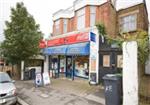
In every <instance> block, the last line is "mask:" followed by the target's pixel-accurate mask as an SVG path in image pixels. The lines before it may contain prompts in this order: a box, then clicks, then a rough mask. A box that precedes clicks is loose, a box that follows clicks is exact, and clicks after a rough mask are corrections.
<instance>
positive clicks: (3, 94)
mask: <svg viewBox="0 0 150 105" xmlns="http://www.w3.org/2000/svg"><path fill="white" fill-rule="evenodd" d="M14 82H15V81H14V80H12V79H11V78H10V77H9V75H8V74H7V73H5V72H0V105H1V104H4V105H5V104H6V105H13V104H16V102H17V94H16V87H15V85H14Z"/></svg>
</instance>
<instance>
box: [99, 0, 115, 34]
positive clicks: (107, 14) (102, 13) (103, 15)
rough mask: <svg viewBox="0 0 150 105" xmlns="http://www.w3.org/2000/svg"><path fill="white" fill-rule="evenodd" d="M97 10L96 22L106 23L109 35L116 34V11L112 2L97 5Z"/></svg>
mask: <svg viewBox="0 0 150 105" xmlns="http://www.w3.org/2000/svg"><path fill="white" fill-rule="evenodd" d="M96 12H97V13H96V14H97V15H96V22H97V23H103V24H104V25H105V27H106V32H107V34H108V35H112V36H114V35H116V11H115V9H114V8H113V7H112V5H111V4H110V2H107V3H105V4H103V5H101V6H99V7H97V9H96Z"/></svg>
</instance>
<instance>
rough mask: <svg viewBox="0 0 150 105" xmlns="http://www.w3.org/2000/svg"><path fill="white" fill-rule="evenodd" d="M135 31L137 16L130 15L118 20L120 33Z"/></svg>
mask: <svg viewBox="0 0 150 105" xmlns="http://www.w3.org/2000/svg"><path fill="white" fill-rule="evenodd" d="M136 30H137V15H136V14H132V15H128V16H125V17H121V19H120V32H130V31H136Z"/></svg>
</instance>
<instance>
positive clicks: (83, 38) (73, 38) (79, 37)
mask: <svg viewBox="0 0 150 105" xmlns="http://www.w3.org/2000/svg"><path fill="white" fill-rule="evenodd" d="M89 39H90V38H89V32H85V33H79V34H73V35H70V36H67V37H63V38H58V39H52V40H49V41H48V42H47V46H48V47H50V46H57V45H63V44H75V43H80V42H87V41H89Z"/></svg>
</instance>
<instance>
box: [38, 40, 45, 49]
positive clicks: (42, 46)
mask: <svg viewBox="0 0 150 105" xmlns="http://www.w3.org/2000/svg"><path fill="white" fill-rule="evenodd" d="M45 47H46V41H44V40H41V41H40V43H39V48H45Z"/></svg>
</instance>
